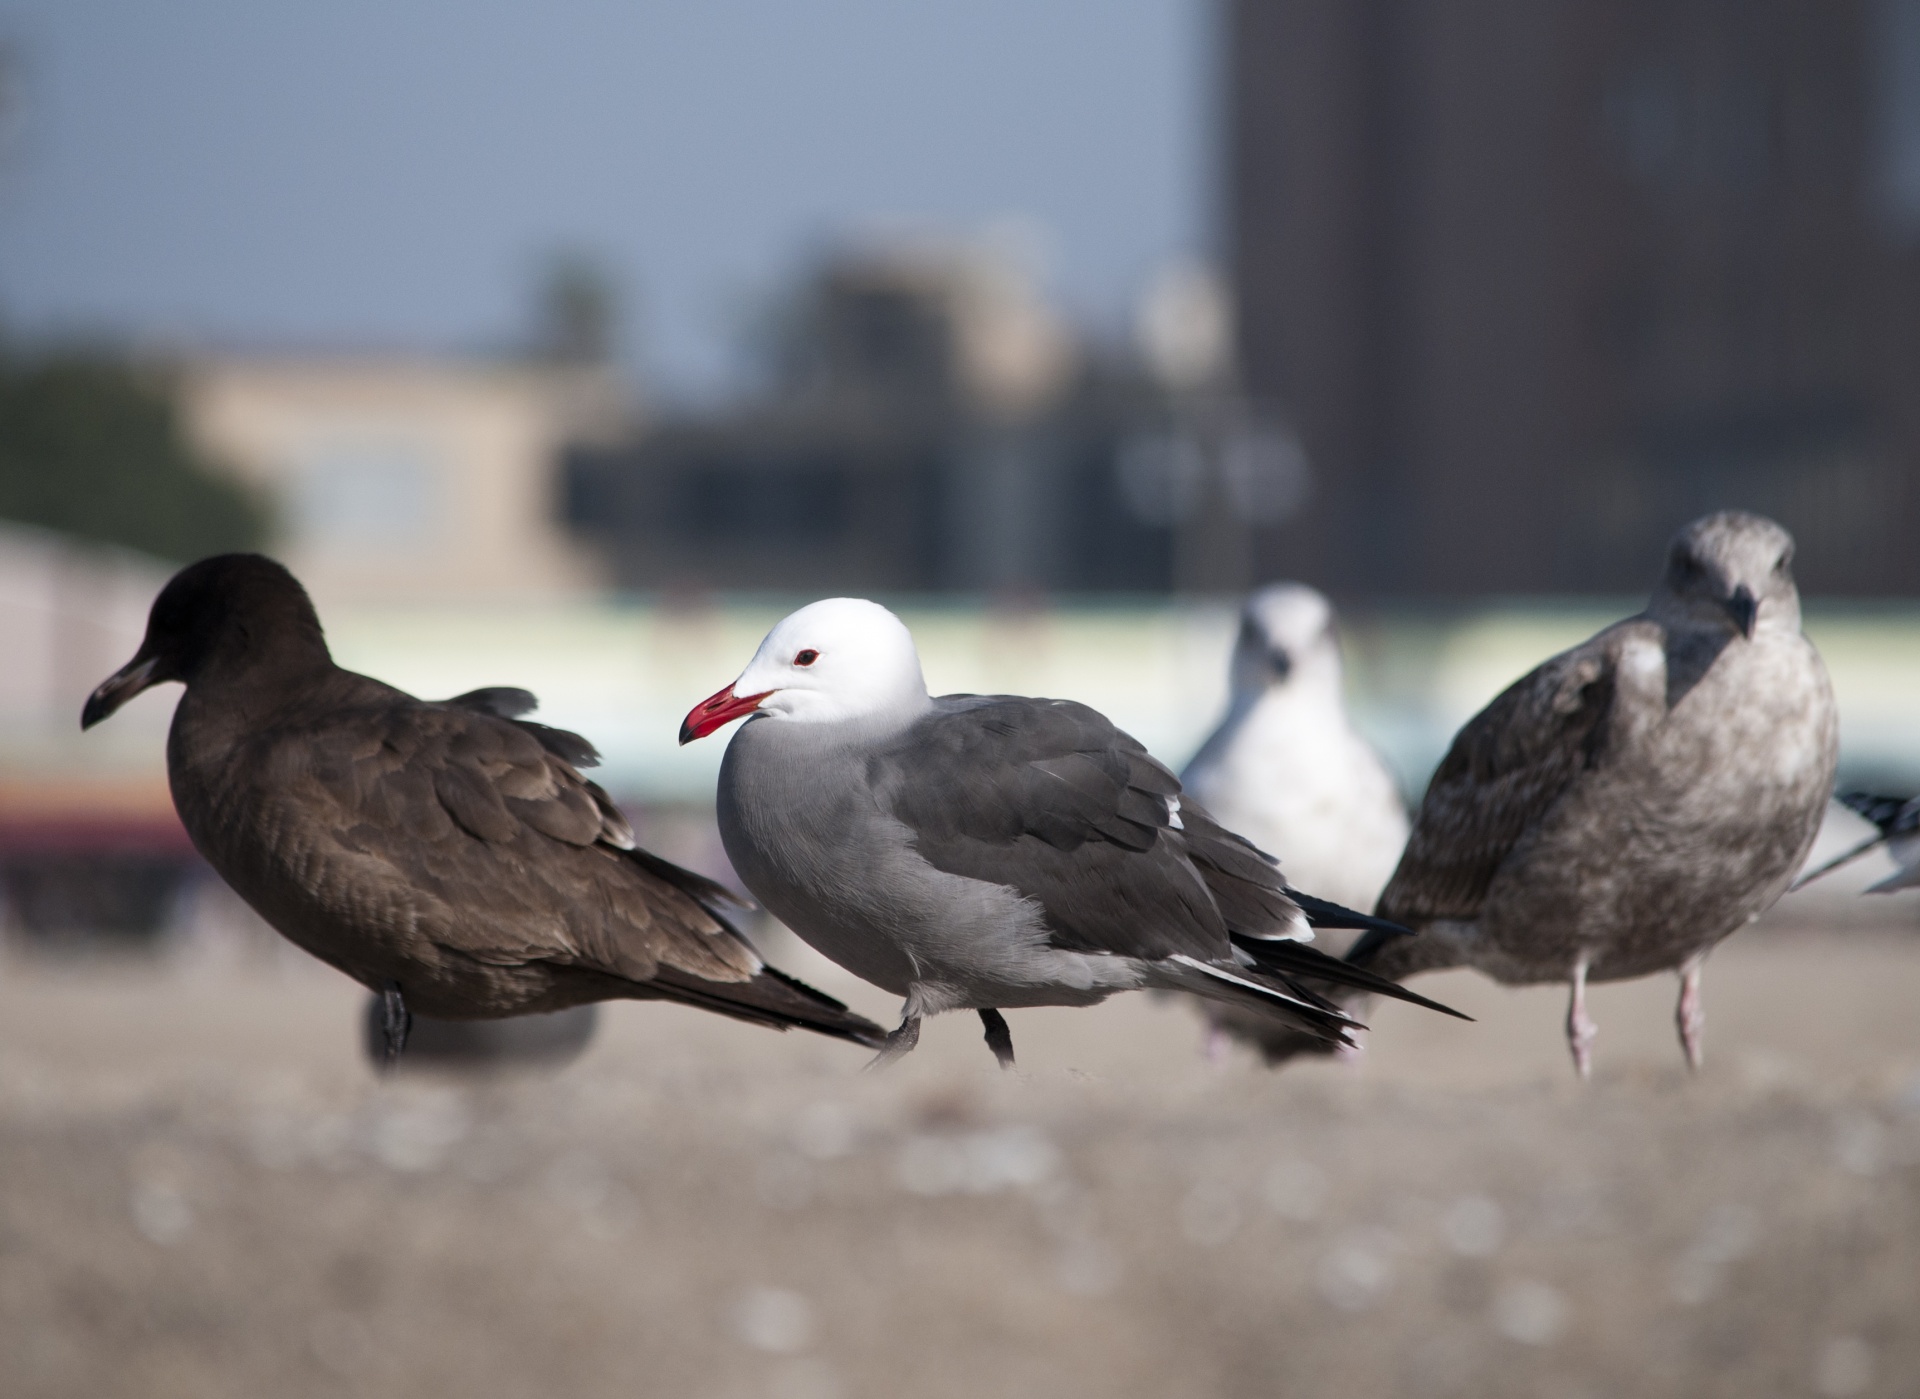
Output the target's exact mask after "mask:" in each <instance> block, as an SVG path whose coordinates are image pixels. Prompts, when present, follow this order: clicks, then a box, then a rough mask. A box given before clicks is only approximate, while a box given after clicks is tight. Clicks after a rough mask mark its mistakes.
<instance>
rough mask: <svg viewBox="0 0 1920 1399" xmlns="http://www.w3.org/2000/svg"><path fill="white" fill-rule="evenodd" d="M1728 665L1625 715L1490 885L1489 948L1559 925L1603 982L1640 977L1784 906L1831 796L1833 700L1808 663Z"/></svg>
mask: <svg viewBox="0 0 1920 1399" xmlns="http://www.w3.org/2000/svg"><path fill="white" fill-rule="evenodd" d="M1756 653H1757V654H1756ZM1728 659H1737V662H1738V663H1735V664H1724V663H1723V664H1718V665H1715V666H1714V667H1713V669H1712V670H1711V671H1709V673H1708V674H1707V675H1706V676H1705V677H1703V678H1702V679H1701V680H1700V682H1699V683H1698V684H1697V685H1695V686H1694V687H1693V688H1692V689H1691V690H1689V691H1688V692H1687V694H1686V695H1685V696H1683V697H1682V698H1681V699H1680V700H1679V701H1678V702H1677V703H1676V704H1674V706H1673V707H1672V709H1671V710H1667V709H1666V708H1665V705H1664V704H1661V705H1659V706H1658V707H1655V706H1653V705H1647V706H1646V707H1644V708H1642V709H1641V711H1640V712H1639V713H1638V714H1637V715H1636V714H1634V713H1631V712H1628V713H1626V714H1623V715H1622V716H1620V717H1619V718H1618V721H1617V722H1618V727H1617V728H1616V731H1615V733H1614V735H1613V739H1614V742H1613V744H1612V745H1611V747H1610V750H1609V752H1608V754H1607V756H1606V758H1605V760H1604V761H1603V763H1602V764H1601V765H1600V766H1599V767H1597V768H1596V769H1593V770H1591V771H1589V772H1588V773H1587V774H1585V775H1584V777H1583V778H1582V780H1580V782H1579V783H1578V784H1577V786H1576V788H1575V789H1574V790H1573V791H1571V792H1570V793H1569V794H1568V796H1567V797H1566V798H1565V799H1564V800H1563V801H1562V803H1561V804H1560V805H1559V807H1558V808H1557V809H1556V810H1555V811H1554V812H1553V813H1552V815H1551V816H1550V817H1549V818H1548V819H1547V820H1546V821H1545V822H1543V824H1542V827H1541V829H1540V832H1539V834H1538V836H1537V837H1536V838H1535V839H1534V840H1533V841H1531V842H1529V843H1528V844H1527V845H1525V846H1523V847H1522V848H1521V849H1520V850H1519V851H1517V852H1516V858H1515V859H1513V860H1511V861H1510V862H1509V863H1508V865H1507V866H1506V867H1504V868H1503V869H1502V871H1501V874H1500V876H1499V877H1498V878H1497V879H1496V881H1495V885H1494V888H1493V889H1492V890H1491V891H1490V894H1489V900H1488V916H1487V917H1486V918H1485V919H1484V920H1483V923H1484V926H1486V927H1487V928H1488V930H1489V931H1490V932H1491V934H1492V936H1493V939H1494V940H1495V941H1496V942H1499V941H1503V940H1505V941H1513V942H1514V943H1515V946H1516V947H1520V946H1526V947H1533V946H1535V945H1536V944H1537V943H1538V942H1539V941H1540V940H1541V939H1542V938H1543V937H1544V936H1546V935H1547V933H1548V930H1552V933H1553V935H1554V936H1555V937H1558V938H1560V939H1563V940H1565V941H1566V942H1567V943H1568V945H1569V946H1570V947H1571V946H1573V945H1575V944H1578V945H1580V946H1587V947H1592V948H1596V949H1601V953H1600V960H1599V961H1597V962H1596V963H1595V974H1596V976H1597V977H1599V978H1602V979H1604V978H1607V977H1611V976H1631V975H1640V974H1644V973H1645V972H1646V971H1649V970H1654V969H1657V968H1659V967H1665V966H1671V965H1674V964H1676V963H1677V961H1678V960H1679V959H1680V957H1681V956H1683V955H1686V954H1687V953H1689V952H1691V951H1692V950H1695V949H1697V948H1699V947H1705V946H1709V945H1711V944H1712V943H1713V942H1715V941H1717V940H1718V939H1719V938H1721V937H1723V936H1725V935H1726V934H1727V933H1729V932H1731V931H1733V930H1734V929H1735V928H1737V927H1739V926H1740V925H1741V924H1742V923H1744V922H1746V921H1747V920H1748V919H1749V918H1750V917H1751V916H1753V915H1754V914H1755V913H1757V912H1759V911H1760V910H1761V909H1764V908H1765V907H1766V906H1767V905H1769V904H1770V903H1771V902H1772V901H1773V899H1774V898H1776V897H1778V895H1779V892H1780V890H1781V889H1782V888H1783V887H1784V886H1785V883H1786V881H1787V880H1788V879H1789V878H1790V877H1791V876H1792V873H1793V871H1794V869H1795V868H1797V867H1798V866H1799V864H1800V863H1801V861H1802V860H1803V859H1804V858H1805V855H1806V851H1807V848H1808V847H1809V845H1810V844H1811V842H1812V840H1813V836H1814V834H1815V832H1816V831H1817V829H1818V826H1819V819H1820V815H1821V812H1822V810H1823V809H1824V806H1825V802H1826V798H1827V794H1828V792H1829V790H1830V788H1831V784H1832V780H1833V765H1834V750H1835V733H1834V724H1833V717H1832V704H1831V696H1830V694H1829V692H1828V691H1827V687H1826V680H1825V675H1824V672H1822V671H1821V670H1820V669H1819V667H1818V663H1817V661H1816V662H1814V664H1813V665H1812V666H1808V665H1806V664H1804V663H1801V664H1790V663H1786V662H1787V661H1791V660H1792V659H1793V658H1792V657H1785V658H1778V657H1774V656H1771V655H1769V654H1767V653H1766V652H1765V651H1762V650H1761V648H1759V647H1755V648H1754V653H1748V654H1744V655H1741V656H1740V657H1738V658H1728ZM1651 678H1654V679H1657V678H1658V677H1657V676H1656V677H1651ZM1628 698H1631V697H1630V696H1629V697H1628Z"/></svg>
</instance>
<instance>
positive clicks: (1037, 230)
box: [0, 0, 1212, 395]
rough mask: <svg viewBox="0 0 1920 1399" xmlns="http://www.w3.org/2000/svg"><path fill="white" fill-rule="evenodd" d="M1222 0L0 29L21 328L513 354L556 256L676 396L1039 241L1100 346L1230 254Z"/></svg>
mask: <svg viewBox="0 0 1920 1399" xmlns="http://www.w3.org/2000/svg"><path fill="white" fill-rule="evenodd" d="M1209 15H1210V6H1209V5H1208V3H1207V0H676V3H670V4H669V3H647V0H518V3H506V0H325V3H317V4H281V3H263V2H262V0H0V42H4V43H5V44H6V45H7V46H8V48H9V50H10V51H11V53H12V55H13V59H12V64H13V69H14V72H15V73H16V74H17V80H16V81H15V82H14V83H13V84H12V86H14V88H15V90H16V92H17V96H16V97H14V99H13V101H12V103H11V104H10V105H11V112H10V114H9V115H8V116H7V118H6V127H5V132H4V138H3V144H0V324H4V326H5V327H6V328H7V330H8V331H9V332H10V333H13V334H44V333H60V334H73V333H91V334H107V335H127V336H132V337H135V338H138V339H142V340H148V341H155V340H157V341H163V342H185V343H189V344H213V345H259V344H265V345H286V344H293V345H311V344H317V345H330V346H331V345H342V346H356V345H378V346H401V347H417V348H461V347H477V348H486V347H500V346H503V345H505V344H507V343H510V342H511V341H512V340H513V339H514V338H515V337H516V336H517V335H519V334H521V333H522V332H523V329H524V327H525V326H526V324H527V321H528V314H529V313H528V309H527V308H528V306H529V304H530V301H531V297H532V287H533V285H534V284H535V282H536V280H537V278H538V274H539V269H540V268H541V267H542V266H543V265H544V262H545V260H546V259H547V258H548V257H550V256H551V255H552V254H553V253H554V252H556V251H557V250H563V249H564V250H576V251H580V252H584V253H586V254H588V255H590V256H594V257H596V258H599V259H601V260H602V261H603V262H604V263H605V265H606V266H607V267H608V268H609V270H610V271H611V272H612V273H613V275H614V276H615V278H616V279H617V281H618V283H619V284H620V285H621V286H622V288H623V289H624V291H625V292H626V294H627V295H626V300H627V302H628V305H629V307H630V308H634V307H636V306H637V311H638V314H637V316H630V317H629V318H628V320H627V322H626V324H625V325H624V326H623V329H624V330H625V331H626V332H628V335H627V347H626V356H625V357H626V358H627V360H628V361H629V363H630V364H631V365H632V366H633V367H634V369H635V372H636V373H638V374H640V375H641V376H642V377H643V378H645V379H646V380H647V381H649V382H651V383H652V384H653V385H655V386H656V387H657V388H659V389H661V390H662V391H664V392H666V393H669V394H673V393H679V394H683V395H700V394H705V393H713V392H719V391H724V389H725V388H726V387H727V386H728V385H729V384H732V383H735V382H737V380H738V371H739V369H740V367H741V360H740V355H739V353H738V351H739V347H740V344H741V337H742V328H743V327H744V326H745V325H746V324H748V323H749V321H750V320H751V318H752V316H753V314H754V312H755V309H756V308H757V307H759V306H762V305H764V304H765V303H766V301H767V299H768V298H769V297H771V296H772V295H774V294H775V293H776V292H777V290H778V289H779V288H780V287H781V286H782V285H783V283H785V282H786V281H787V280H788V279H790V278H791V277H792V276H793V275H795V271H796V269H797V268H799V267H800V266H802V265H804V262H805V260H806V259H807V258H808V256H809V255H810V254H814V253H817V252H818V250H820V249H821V248H823V247H825V246H827V245H829V244H831V243H832V242H833V241H834V240H835V239H837V238H842V237H848V236H858V235H860V234H862V233H865V232H870V231H872V230H875V229H884V228H888V227H897V226H907V227H914V228H927V229H934V230H945V231H951V232H955V233H961V234H965V233H970V232H976V231H979V230H982V229H986V228H991V227H1001V228H1005V227H1015V228H1019V229H1023V230H1025V231H1026V232H1025V233H1024V235H1023V238H1024V241H1025V242H1026V243H1027V244H1028V245H1030V246H1032V247H1034V248H1036V249H1037V250H1038V251H1039V252H1040V254H1041V259H1040V260H1041V265H1042V267H1043V269H1044V278H1045V286H1046V289H1047V291H1048V294H1049V295H1050V296H1051V297H1052V298H1053V299H1055V300H1056V301H1057V302H1058V303H1059V304H1060V305H1062V306H1063V308H1065V309H1066V310H1067V311H1068V312H1069V313H1070V314H1071V315H1073V316H1074V317H1075V318H1076V319H1077V320H1080V321H1082V322H1084V323H1087V324H1089V325H1093V326H1097V327H1106V328H1112V327H1114V326H1117V325H1119V324H1120V323H1122V322H1123V320H1124V318H1125V316H1126V315H1127V313H1128V308H1129V307H1130V306H1131V305H1132V304H1133V301H1134V299H1135V297H1137V295H1138V294H1139V292H1140V290H1141V288H1142V286H1143V284H1144V283H1145V282H1146V281H1147V280H1148V278H1149V277H1150V276H1151V275H1152V274H1153V273H1154V271H1155V270H1156V269H1157V268H1158V267H1161V266H1163V265H1164V264H1165V263H1166V262H1167V261H1169V260H1170V259H1172V258H1174V257H1175V256H1177V255H1179V254H1182V253H1189V254H1193V253H1197V254H1201V255H1204V254H1205V253H1206V252H1207V250H1208V248H1209V246H1210V244H1211V241H1212V229H1211V226H1212V218H1211V212H1210V211H1211V203H1212V196H1211V184H1212V181H1211V154H1210V152H1211V143H1210V141H1209V135H1210V131H1211V126H1212V113H1211V111H1210V109H1209V107H1208V103H1209V101H1210V93H1209V83H1208V76H1209V72H1210V68H1211V56H1210V48H1209V44H1210V34H1209V31H1208V20H1209Z"/></svg>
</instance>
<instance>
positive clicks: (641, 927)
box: [335, 692, 880, 1043]
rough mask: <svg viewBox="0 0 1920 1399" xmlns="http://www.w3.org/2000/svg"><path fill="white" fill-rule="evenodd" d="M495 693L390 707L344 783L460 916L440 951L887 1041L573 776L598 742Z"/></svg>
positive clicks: (420, 879) (422, 883) (363, 825)
mask: <svg viewBox="0 0 1920 1399" xmlns="http://www.w3.org/2000/svg"><path fill="white" fill-rule="evenodd" d="M479 693H480V694H483V695H486V696H488V697H489V702H488V703H485V704H481V703H475V702H471V699H470V697H467V696H462V697H461V700H460V701H456V702H449V703H448V704H444V705H432V704H418V703H409V704H405V705H390V706H382V719H383V721H384V722H383V725H382V727H383V729H384V732H383V735H382V741H380V742H378V743H376V744H365V745H359V746H358V751H357V752H356V757H357V758H358V759H359V761H358V762H355V763H354V764H353V765H352V766H353V768H354V769H355V771H354V773H353V775H352V780H350V781H348V782H346V783H344V784H336V785H335V791H336V795H339V796H348V794H349V793H350V794H351V795H350V802H351V805H352V807H353V808H354V810H355V814H356V815H357V816H358V817H360V818H361V819H359V820H357V821H353V822H351V823H350V824H351V825H352V826H354V827H357V828H358V829H359V830H360V832H361V835H362V836H363V837H365V836H368V835H372V834H373V831H372V830H370V829H369V828H385V829H386V830H387V831H389V832H394V833H398V832H396V831H395V827H396V826H398V827H399V828H400V830H401V831H404V834H405V837H406V838H405V840H403V841H402V842H400V843H399V844H397V845H396V844H392V843H390V842H380V843H381V844H383V845H387V846H388V848H387V849H386V850H384V851H382V852H380V853H383V854H385V855H387V856H388V857H389V859H390V860H391V862H392V863H394V864H395V865H396V866H399V867H400V868H401V872H402V873H403V874H404V875H405V876H406V877H407V878H408V880H409V881H410V882H412V883H413V884H414V885H415V887H416V888H419V889H421V890H437V891H438V893H439V894H440V901H441V903H442V904H443V905H444V906H445V907H447V908H448V910H449V911H450V912H451V913H452V914H454V917H453V919H452V920H451V926H448V927H444V928H436V929H434V930H433V937H434V940H435V941H436V942H440V943H442V944H443V945H444V946H445V947H446V948H447V949H448V950H449V951H452V952H454V953H456V954H461V955H465V956H469V957H472V958H474V959H475V960H478V961H483V962H495V963H499V964H502V965H513V964H516V963H524V962H529V961H544V962H549V963H553V964H559V965H563V966H573V967H577V968H579V969H581V970H582V971H585V972H589V973H599V974H603V975H606V976H609V977H613V978H618V979H619V980H620V981H622V982H624V983H628V984H627V985H626V986H625V987H624V994H626V995H632V996H641V997H652V998H660V999H667V1000H676V1001H681V1002H685V1003H687V1004H690V1005H697V1006H700V1007H703V1008H705V1009H708V1010H714V1011H718V1012H721V1013H724V1014H727V1015H730V1016H734V1017H736V1018H740V1019H746V1020H751V1021H755V1022H757V1023H762V1024H767V1025H774V1026H785V1025H789V1024H800V1025H804V1026H807V1027H808V1028H812V1029H816V1030H820V1031H823V1032H825V1033H828V1034H834V1035H840V1036H843V1037H846V1038H851V1039H855V1040H858V1041H860V1042H862V1043H867V1042H873V1041H875V1040H877V1038H878V1036H879V1034H880V1031H879V1029H878V1027H877V1026H871V1025H870V1024H869V1022H867V1021H865V1020H864V1019H862V1018H861V1017H858V1016H855V1015H852V1014H851V1013H850V1012H848V1011H847V1010H846V1008H845V1007H844V1006H842V1005H841V1004H840V1002H838V1001H836V1000H834V999H833V998H832V997H829V996H825V995H822V994H821V993H819V992H817V991H814V990H812V989H811V988H809V987H806V986H804V985H803V984H802V983H800V982H797V981H795V980H793V979H792V978H790V977H786V976H784V975H781V974H779V973H777V972H774V971H773V970H772V969H771V968H768V967H766V966H765V965H764V964H763V963H762V962H761V960H760V958H759V956H758V955H757V954H756V953H755V952H754V950H753V948H752V947H751V945H750V944H748V943H747V941H746V940H745V939H744V938H743V937H741V936H740V934H739V933H738V932H737V931H736V930H735V929H734V928H733V927H732V926H731V925H730V924H729V923H728V922H727V921H726V919H725V918H724V917H722V916H721V914H720V912H719V910H720V908H721V907H722V906H723V904H724V903H726V902H729V901H730V902H734V903H739V902H741V901H740V900H738V899H737V898H734V897H733V896H732V895H730V893H729V892H728V891H727V890H726V889H725V888H724V886H722V885H719V884H717V883H715V882H714V881H712V880H710V879H707V878H705V877H703V876H701V875H698V874H695V873H693V872H692V871H690V870H684V869H681V868H680V867H679V866H677V865H673V864H671V863H669V862H668V861H666V860H663V859H661V858H659V857H658V856H655V855H652V854H650V853H648V852H645V851H642V850H639V849H637V848H635V846H634V839H633V831H632V827H631V826H630V825H629V824H628V823H627V820H626V818H625V817H624V816H622V815H621V814H620V812H619V810H618V809H617V808H616V807H615V806H614V805H613V803H612V801H611V800H610V799H609V798H608V797H607V794H606V793H605V792H604V791H603V790H601V788H600V787H598V786H597V785H596V784H594V783H592V782H590V781H588V780H587V779H586V778H584V777H583V776H581V774H580V773H579V772H577V771H576V770H575V769H574V767H573V763H574V761H576V760H586V761H597V760H598V755H597V754H596V753H594V751H593V749H592V746H591V745H590V744H588V743H586V741H585V740H584V739H581V738H579V737H578V736H577V735H573V734H569V733H567V732H566V731H564V730H561V729H553V728H549V727H547V726H545V725H536V724H529V723H528V722H526V721H525V720H522V719H518V718H509V717H506V716H505V715H504V714H503V712H502V711H503V710H504V709H506V708H514V709H516V710H517V711H518V712H524V708H521V707H520V705H519V698H520V697H521V696H524V693H525V692H505V693H506V694H507V696H508V698H507V699H506V700H505V701H501V700H498V699H496V698H494V696H495V695H496V694H497V693H499V692H479ZM526 698H531V697H530V696H528V697H526ZM367 717H368V716H367V715H365V714H364V713H362V714H358V715H355V716H353V726H354V727H364V725H365V723H366V720H367ZM341 787H345V788H346V789H347V790H346V791H342V790H341ZM423 808H431V809H432V814H431V815H429V814H428V813H427V812H426V811H425V810H423ZM395 818H399V819H398V820H397V821H396V820H395ZM435 818H437V819H435ZM503 873H505V874H508V875H509V876H510V877H509V878H507V879H504V880H503V879H502V878H501V876H502V874H503Z"/></svg>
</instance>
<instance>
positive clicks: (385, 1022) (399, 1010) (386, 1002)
mask: <svg viewBox="0 0 1920 1399" xmlns="http://www.w3.org/2000/svg"><path fill="white" fill-rule="evenodd" d="M380 1010H381V1027H382V1028H383V1029H384V1030H385V1031H386V1033H387V1052H386V1054H385V1056H384V1057H383V1058H382V1060H381V1065H380V1066H381V1067H382V1068H383V1069H387V1070H392V1069H394V1068H396V1067H397V1066H398V1065H399V1063H400V1052H401V1051H402V1050H403V1049H405V1048H406V1047H407V1034H408V1032H409V1031H411V1030H412V1029H413V1015H412V1013H411V1012H410V1011H408V1010H407V998H406V997H405V996H403V995H401V994H400V983H399V982H397V981H389V982H388V983H387V984H386V985H385V986H382V987H381V988H380Z"/></svg>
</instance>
